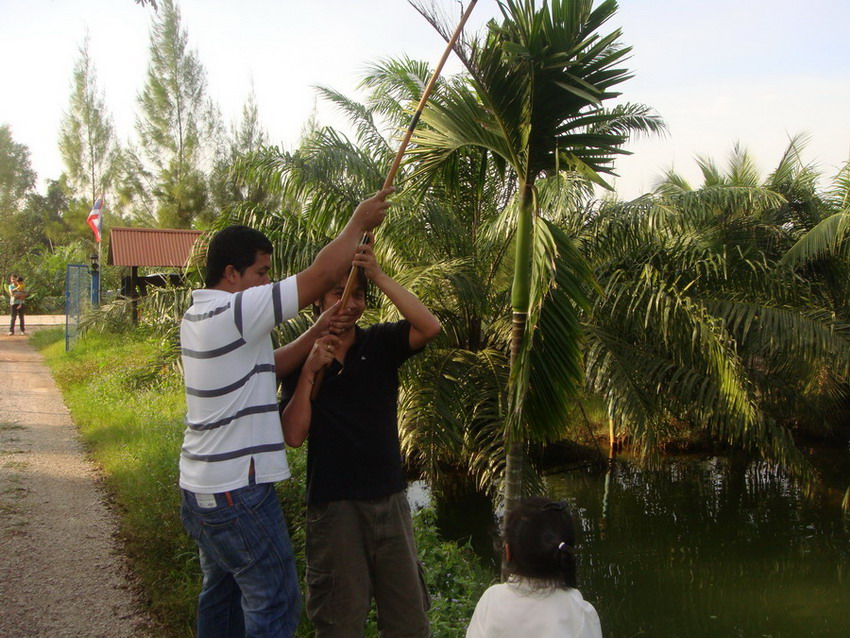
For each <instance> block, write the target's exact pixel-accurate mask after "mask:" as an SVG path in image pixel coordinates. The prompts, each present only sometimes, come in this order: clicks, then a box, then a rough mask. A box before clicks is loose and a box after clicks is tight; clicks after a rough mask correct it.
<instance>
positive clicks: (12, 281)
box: [9, 275, 29, 335]
mask: <svg viewBox="0 0 850 638" xmlns="http://www.w3.org/2000/svg"><path fill="white" fill-rule="evenodd" d="M28 296H29V295H28V294H27V289H26V287H25V286H24V278H23V277H18V276H17V275H12V276H11V277H9V305H10V306H11V311H12V321H11V322H10V323H9V334H10V335H13V334H15V319H16V318H18V317H20V320H19V323H20V325H21V334H22V335H25V334H26V330H25V328H24V299H26V298H27V297H28Z"/></svg>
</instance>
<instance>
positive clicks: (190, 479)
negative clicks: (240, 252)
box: [180, 277, 298, 494]
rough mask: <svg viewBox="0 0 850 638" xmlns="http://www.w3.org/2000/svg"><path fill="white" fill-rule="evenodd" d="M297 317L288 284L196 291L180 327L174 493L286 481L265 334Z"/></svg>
mask: <svg viewBox="0 0 850 638" xmlns="http://www.w3.org/2000/svg"><path fill="white" fill-rule="evenodd" d="M297 313H298V287H297V285H296V280H295V277H289V278H288V279H286V280H284V281H279V282H274V283H270V284H266V285H264V286H254V287H252V288H248V289H247V290H243V291H242V292H238V293H229V292H225V291H223V290H209V289H205V290H196V291H194V292H193V293H192V306H191V307H190V308H189V310H188V311H186V314H185V315H184V316H183V321H182V323H181V324H180V345H181V350H182V361H183V373H184V379H185V383H186V430H185V432H184V435H183V448H182V450H181V452H180V487H182V488H183V489H186V490H189V491H191V492H197V493H200V494H211V493H216V492H226V491H229V490H235V489H238V488H240V487H245V486H246V485H248V469H249V467H250V463H251V459H253V460H254V471H255V481H256V482H257V483H272V482H274V481H281V480H283V479H286V478H289V466H288V464H287V462H286V453H285V452H284V444H283V432H282V430H281V427H280V417H279V416H278V411H277V379H276V375H275V367H274V351H273V348H272V340H271V331H272V329H273V328H274V327H275V326H276V325H277V324H279V323H281V322H283V321H285V320H286V319H289V318H290V317H293V316H295V315H296V314H297Z"/></svg>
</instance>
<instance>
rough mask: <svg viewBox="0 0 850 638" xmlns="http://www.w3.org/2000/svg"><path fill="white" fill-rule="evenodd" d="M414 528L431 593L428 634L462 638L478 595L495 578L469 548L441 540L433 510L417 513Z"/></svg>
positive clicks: (447, 637) (423, 510)
mask: <svg viewBox="0 0 850 638" xmlns="http://www.w3.org/2000/svg"><path fill="white" fill-rule="evenodd" d="M413 528H414V531H415V533H416V546H417V548H418V550H419V560H420V562H421V563H422V564H423V565H424V566H425V582H426V583H427V585H428V590H429V592H430V593H431V611H430V612H429V613H428V617H429V619H430V621H431V634H432V635H433V636H435V637H438V636H440V637H445V638H449V637H451V636H461V635H463V634H464V632H465V631H466V627H467V625H468V624H469V619H470V618H471V617H472V612H473V611H474V610H475V605H476V603H477V602H478V599H479V598H480V597H481V594H483V593H484V590H486V589H487V587H489V586H490V585H491V584H493V582H494V581H495V580H496V579H495V574H493V573H492V572H491V571H490V570H488V569H486V568H485V567H483V566H482V565H481V563H480V561H479V559H478V557H477V556H476V555H475V552H473V550H472V547H471V546H470V545H469V544H466V545H463V546H459V545H457V544H455V543H449V542H446V541H444V540H442V539H441V538H440V536H439V534H438V532H437V522H436V514H435V512H434V510H433V509H431V508H425V509H421V510H419V511H418V512H416V514H415V515H414V517H413Z"/></svg>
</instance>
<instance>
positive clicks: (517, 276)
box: [504, 182, 534, 512]
mask: <svg viewBox="0 0 850 638" xmlns="http://www.w3.org/2000/svg"><path fill="white" fill-rule="evenodd" d="M533 223H534V186H533V184H531V183H528V182H526V183H525V184H522V185H521V187H520V205H519V218H518V220H517V230H516V247H515V251H516V252H515V255H516V259H515V262H514V280H513V286H512V288H511V306H512V310H513V318H512V326H511V369H512V370H513V367H514V365H515V362H516V359H517V356H518V354H519V350H520V347H521V346H522V340H523V337H524V336H525V329H526V323H527V321H528V305H529V299H530V297H529V290H530V280H531V231H532V225H533ZM520 407H521V406H519V405H513V406H512V414H511V416H510V417H509V419H508V427H507V428H506V449H507V454H506V459H505V494H504V496H505V511H507V512H510V511H512V510H513V509H514V507H515V506H516V504H517V503H518V502H519V501H520V499H521V498H522V464H523V458H524V443H525V441H524V438H525V437H524V436H523V435H522V426H523V425H524V424H522V423H519V422H517V420H516V414H517V412H518V411H519V410H520Z"/></svg>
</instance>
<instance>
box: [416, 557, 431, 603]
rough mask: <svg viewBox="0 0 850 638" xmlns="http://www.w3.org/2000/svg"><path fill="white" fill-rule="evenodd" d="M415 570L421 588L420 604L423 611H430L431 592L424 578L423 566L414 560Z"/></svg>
mask: <svg viewBox="0 0 850 638" xmlns="http://www.w3.org/2000/svg"><path fill="white" fill-rule="evenodd" d="M416 571H417V573H418V574H419V586H420V587H421V588H422V606H423V608H424V609H425V611H430V609H431V594H430V592H429V591H428V582H427V581H426V580H425V567H424V566H423V565H422V563H421V562H420V561H416Z"/></svg>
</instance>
